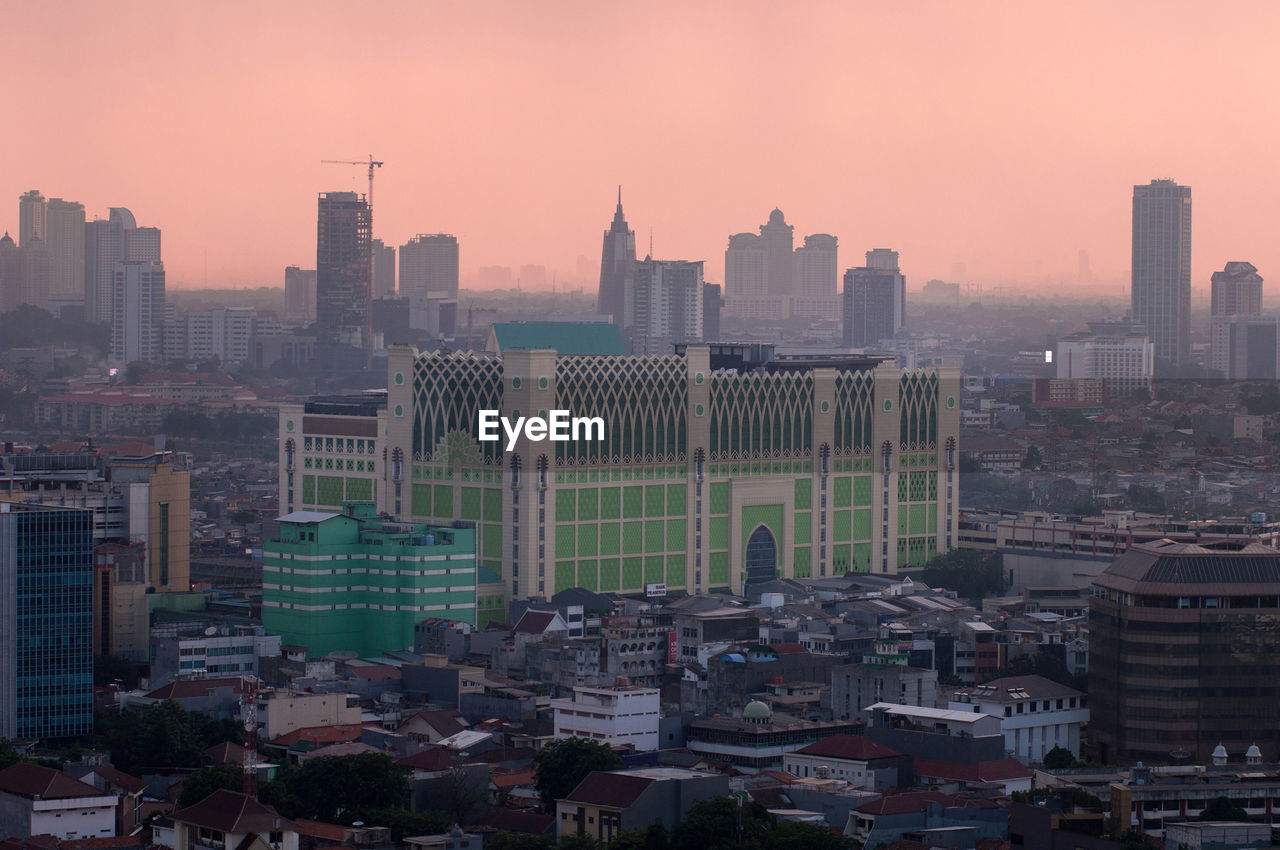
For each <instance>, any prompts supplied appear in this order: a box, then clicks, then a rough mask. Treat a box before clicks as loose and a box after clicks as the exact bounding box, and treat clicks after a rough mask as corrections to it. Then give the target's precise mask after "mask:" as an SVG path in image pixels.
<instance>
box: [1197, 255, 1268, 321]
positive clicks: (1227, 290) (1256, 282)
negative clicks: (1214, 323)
mask: <svg viewBox="0 0 1280 850" xmlns="http://www.w3.org/2000/svg"><path fill="white" fill-rule="evenodd" d="M1211 281H1212V284H1211V285H1212V287H1213V290H1212V300H1211V302H1210V308H1209V312H1210V313H1211V314H1212V315H1214V316H1261V315H1262V275H1260V274H1258V269H1257V268H1255V267H1254V265H1253V263H1246V262H1241V261H1236V262H1231V263H1227V265H1226V268H1224V269H1223V270H1222V271H1220V272H1214V273H1213V277H1212V279H1211Z"/></svg>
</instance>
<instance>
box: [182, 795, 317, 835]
mask: <svg viewBox="0 0 1280 850" xmlns="http://www.w3.org/2000/svg"><path fill="white" fill-rule="evenodd" d="M173 819H174V820H175V821H182V822H183V823H187V824H191V825H193V826H203V827H205V828H207V829H217V830H220V831H222V832H234V833H269V832H272V831H274V830H281V829H284V830H293V829H294V825H293V824H292V823H291V822H290V821H288V820H285V819H284V818H282V817H280V815H279V814H278V813H277V812H276V810H275V809H273V808H272V807H271V806H264V805H263V804H262V803H259V802H258V801H257V800H255V799H253V798H252V797H250V796H248V795H246V794H240V793H237V792H235V791H227V790H226V789H219V790H217V791H214V792H213V793H212V794H210V795H209V796H208V797H205V798H204V799H203V800H201V801H200V802H198V803H196V804H195V805H194V806H187V808H185V809H179V810H178V811H176V812H174V813H173Z"/></svg>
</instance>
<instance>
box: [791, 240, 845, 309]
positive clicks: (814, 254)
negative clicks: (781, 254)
mask: <svg viewBox="0 0 1280 850" xmlns="http://www.w3.org/2000/svg"><path fill="white" fill-rule="evenodd" d="M838 244H839V243H838V241H837V240H836V237H834V236H831V235H830V234H827V233H814V234H812V235H810V236H806V237H805V238H804V244H803V245H802V246H800V247H799V248H797V249H796V253H795V278H796V283H795V293H794V294H793V295H792V298H791V314H792V315H793V316H812V317H815V318H829V317H831V316H832V315H834V314H835V312H836V311H837V310H838V309H839V304H838V301H839V298H840V294H839V287H840V265H839V260H838V258H837V247H838Z"/></svg>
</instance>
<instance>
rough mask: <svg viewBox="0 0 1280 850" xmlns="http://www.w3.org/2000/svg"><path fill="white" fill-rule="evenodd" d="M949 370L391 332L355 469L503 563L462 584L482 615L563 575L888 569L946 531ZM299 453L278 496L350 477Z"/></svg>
mask: <svg viewBox="0 0 1280 850" xmlns="http://www.w3.org/2000/svg"><path fill="white" fill-rule="evenodd" d="M774 365H775V367H776V366H777V365H778V364H774ZM959 389H960V375H959V370H956V369H947V368H943V369H937V370H921V371H907V372H904V371H902V370H899V369H895V368H893V367H890V366H885V365H881V366H877V367H875V368H872V369H867V370H864V371H844V370H841V369H837V368H834V367H826V366H818V367H816V368H812V367H804V368H802V369H801V368H796V367H793V369H792V370H788V369H777V370H775V371H759V370H757V371H749V372H743V371H735V370H731V369H728V370H726V369H721V370H713V369H712V368H711V352H710V349H709V348H707V347H706V346H690V347H689V348H688V349H687V351H686V352H685V354H684V355H671V356H656V357H638V356H621V355H557V354H556V352H555V351H551V350H525V349H507V350H505V351H503V352H502V353H500V354H493V353H473V352H458V353H443V352H429V353H427V352H419V351H417V350H416V349H413V348H411V347H408V346H394V347H392V348H391V349H390V352H389V361H388V390H387V397H386V406H385V409H382V410H380V411H378V414H377V416H375V417H372V418H373V419H374V420H376V421H377V423H378V425H379V426H385V430H384V428H383V427H377V428H374V427H370V426H365V429H366V430H369V431H370V432H371V433H376V437H375V439H377V443H376V444H375V448H374V455H375V456H374V460H375V462H376V464H375V468H376V474H375V478H376V481H374V482H373V483H372V485H371V486H373V487H374V489H375V493H374V498H375V499H376V500H377V503H378V507H379V509H380V510H383V511H386V512H388V513H391V514H394V515H396V516H399V517H402V518H404V519H405V520H410V521H416V522H431V523H441V522H445V521H452V520H462V521H466V522H468V523H474V526H475V530H476V535H475V536H476V547H477V561H478V565H479V567H480V572H481V574H482V575H484V576H486V577H491V576H500V577H501V580H500V582H488V583H485V582H482V583H481V584H480V585H479V587H478V594H479V598H478V606H479V610H478V617H479V620H480V622H481V623H483V622H486V621H487V620H489V619H491V618H494V617H497V618H501V617H502V616H504V614H505V610H504V606H505V603H506V601H507V600H510V599H527V598H547V597H550V596H551V595H552V594H554V593H556V592H558V591H560V590H563V589H565V588H567V587H575V586H576V587H585V588H588V589H591V590H598V591H616V592H619V593H630V594H644V593H646V592H652V593H659V592H662V591H663V590H665V591H666V592H668V593H681V592H683V593H700V592H717V591H719V592H724V591H731V592H735V593H740V592H742V590H743V588H744V584H745V583H746V582H747V581H748V580H752V581H755V580H759V579H764V578H768V577H772V576H784V577H793V576H794V577H810V576H813V577H816V576H832V575H840V574H843V573H845V572H849V571H859V572H874V573H897V572H899V571H900V570H903V569H907V568H910V567H914V566H919V565H922V564H924V563H925V562H926V561H927V560H928V559H929V558H931V557H932V556H933V555H935V554H937V553H939V552H943V551H946V550H947V549H949V548H951V547H952V546H953V545H954V543H955V532H954V528H955V522H956V511H957V504H958V502H957V496H958V493H957V489H956V485H957V481H956V478H957V476H956V440H957V438H958V430H959V406H958V404H957V398H958V396H959ZM481 409H493V410H498V411H500V413H501V415H502V416H504V417H508V418H511V419H515V418H516V417H518V416H538V415H542V416H545V415H547V413H548V412H549V411H551V410H567V411H569V413H570V414H571V415H572V416H575V417H578V416H581V417H601V418H602V419H603V420H604V422H605V435H604V440H603V441H600V442H583V441H580V442H549V441H538V442H534V441H530V440H529V439H527V438H526V437H525V436H523V435H522V436H521V437H520V438H519V439H518V441H517V443H516V446H515V448H514V450H513V451H506V440H505V438H504V439H503V440H502V441H500V442H490V441H486V442H481V441H479V440H478V439H477V418H478V411H479V410H481ZM287 415H288V414H287V413H286V412H282V415H281V419H282V425H281V431H282V446H283V444H284V440H285V439H287V436H286V434H285V419H286V416H287ZM294 427H295V431H296V429H298V428H299V427H300V423H299V422H295V426H294ZM295 439H296V438H295ZM353 445H356V446H358V443H357V444H353ZM313 446H314V441H313ZM322 446H324V447H325V448H327V446H328V443H327V440H326V442H325V443H323V444H322ZM345 447H346V446H345V444H344V448H345ZM383 449H385V452H383ZM357 455H358V453H357ZM316 457H320V463H321V464H322V465H323V467H324V468H322V469H319V470H314V469H313V470H310V471H308V470H306V469H301V468H299V467H300V466H301V464H300V463H299V462H298V461H297V459H296V458H295V461H294V468H293V471H291V472H290V471H287V470H286V464H285V457H284V450H283V449H282V457H281V470H282V472H281V478H282V480H281V494H282V498H281V507H282V509H285V508H287V509H289V510H298V509H324V508H332V507H336V504H333V503H329V502H322V501H320V499H322V498H324V499H335V498H337V497H338V495H337V494H338V490H339V489H341V490H342V493H343V494H344V495H345V494H346V493H347V492H348V489H347V488H348V487H349V486H350V484H349V482H348V481H347V480H346V477H347V476H348V475H355V474H356V473H355V472H354V471H349V470H347V469H345V467H346V463H345V461H346V459H347V458H343V461H342V462H343V467H344V468H343V476H344V478H343V482H342V484H341V488H339V486H338V485H337V484H334V483H327V484H325V485H324V486H323V488H322V487H321V485H320V484H319V483H314V484H311V485H309V484H307V483H306V480H305V478H304V476H306V475H307V474H312V475H315V476H317V481H318V478H319V477H326V478H337V477H338V476H337V475H336V472H337V470H330V469H329V468H328V461H329V460H330V458H329V457H328V456H327V455H324V453H323V452H322V453H320V454H317V455H316ZM333 460H334V461H335V462H336V461H337V457H336V456H334V458H333ZM314 462H315V461H314V459H313V463H314ZM290 481H292V482H293V484H292V486H293V487H294V495H295V499H294V500H293V501H292V502H289V503H288V504H286V500H285V493H286V492H287V489H288V487H289V486H290ZM357 486H359V487H363V485H357ZM309 499H315V500H316V501H314V502H312V501H309Z"/></svg>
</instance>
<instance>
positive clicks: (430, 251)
mask: <svg viewBox="0 0 1280 850" xmlns="http://www.w3.org/2000/svg"><path fill="white" fill-rule="evenodd" d="M417 294H420V295H423V296H426V297H428V298H457V297H458V239H457V237H455V236H452V235H451V234H448V233H419V234H418V235H417V236H415V237H413V238H412V239H410V240H409V241H408V242H406V243H405V244H403V245H401V246H400V295H402V296H409V297H413V296H414V295H417Z"/></svg>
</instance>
